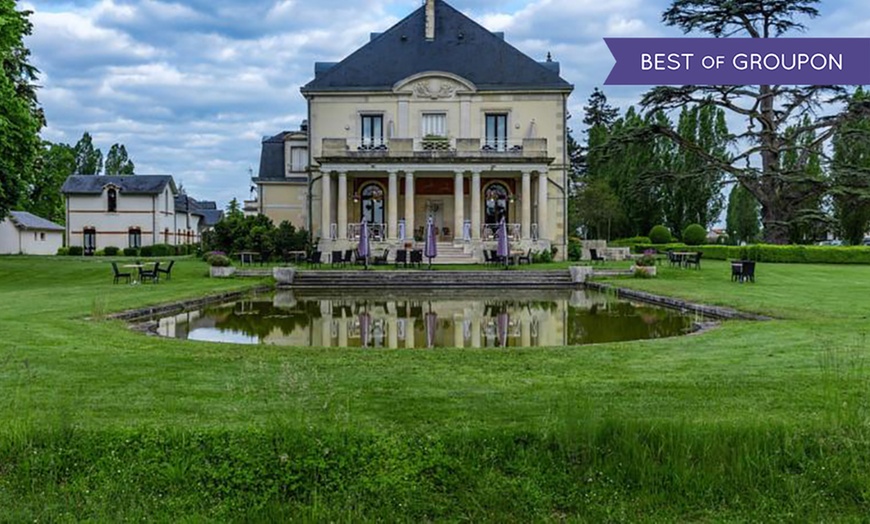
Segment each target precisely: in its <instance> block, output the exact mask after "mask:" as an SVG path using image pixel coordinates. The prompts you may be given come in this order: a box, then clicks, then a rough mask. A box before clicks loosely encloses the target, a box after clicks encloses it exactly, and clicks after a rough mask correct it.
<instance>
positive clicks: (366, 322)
mask: <svg viewBox="0 0 870 524" xmlns="http://www.w3.org/2000/svg"><path fill="white" fill-rule="evenodd" d="M371 330H372V317H371V315H369V314H368V312H363V313H360V315H359V338H360V342H361V343H362V346H363V347H364V348H367V347H369V335H370V333H371Z"/></svg>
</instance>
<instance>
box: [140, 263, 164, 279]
mask: <svg viewBox="0 0 870 524" xmlns="http://www.w3.org/2000/svg"><path fill="white" fill-rule="evenodd" d="M146 280H150V281H151V283H152V284H157V283H158V282H160V262H155V263H154V269H145V268H141V267H140V268H139V282H145V281H146Z"/></svg>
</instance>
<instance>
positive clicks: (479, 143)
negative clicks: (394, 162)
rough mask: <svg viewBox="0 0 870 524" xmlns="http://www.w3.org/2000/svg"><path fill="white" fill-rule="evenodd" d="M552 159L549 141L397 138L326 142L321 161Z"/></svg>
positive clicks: (503, 160)
mask: <svg viewBox="0 0 870 524" xmlns="http://www.w3.org/2000/svg"><path fill="white" fill-rule="evenodd" d="M547 157H548V151H547V139H545V138H524V139H520V140H498V141H493V142H489V141H485V140H480V139H479V138H446V137H444V138H435V137H424V138H393V139H389V140H383V141H378V142H377V143H374V142H372V141H371V140H365V141H364V140H361V139H360V138H324V139H323V148H322V152H321V158H323V159H332V160H344V161H346V160H354V159H358V160H360V161H366V160H375V159H380V158H383V159H402V160H408V161H425V160H427V159H432V160H438V161H450V160H453V159H455V160H463V161H468V160H476V159H479V160H487V161H498V162H511V161H513V162H528V161H531V160H535V161H540V160H543V159H546V158H547Z"/></svg>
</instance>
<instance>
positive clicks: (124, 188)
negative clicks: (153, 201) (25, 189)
mask: <svg viewBox="0 0 870 524" xmlns="http://www.w3.org/2000/svg"><path fill="white" fill-rule="evenodd" d="M108 184H113V185H115V186H117V187H119V188H120V189H121V192H122V193H124V194H128V195H157V194H160V193H162V192H163V190H164V189H165V188H166V185H167V184H169V186H170V187H171V188H172V192H173V193H177V192H178V190H177V189H176V187H175V181H174V180H173V179H172V176H170V175H127V176H96V175H72V176H70V177H69V178H67V179H66V182H64V183H63V187H61V188H60V190H61V192H62V193H64V194H68V195H69V194H77V195H87V194H95V195H96V194H100V193H102V192H103V188H104V187H106V185H108Z"/></svg>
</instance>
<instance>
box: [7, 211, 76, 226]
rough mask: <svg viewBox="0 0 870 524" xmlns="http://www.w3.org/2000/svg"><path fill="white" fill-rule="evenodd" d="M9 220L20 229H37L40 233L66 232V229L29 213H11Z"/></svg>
mask: <svg viewBox="0 0 870 524" xmlns="http://www.w3.org/2000/svg"><path fill="white" fill-rule="evenodd" d="M9 218H11V219H12V223H13V224H15V226H16V227H17V228H18V229H36V230H39V231H64V227H63V226H60V225H58V224H55V223H54V222H52V221H51V220H46V219H44V218H42V217H38V216H36V215H34V214H33V213H28V212H27V211H10V212H9Z"/></svg>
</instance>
